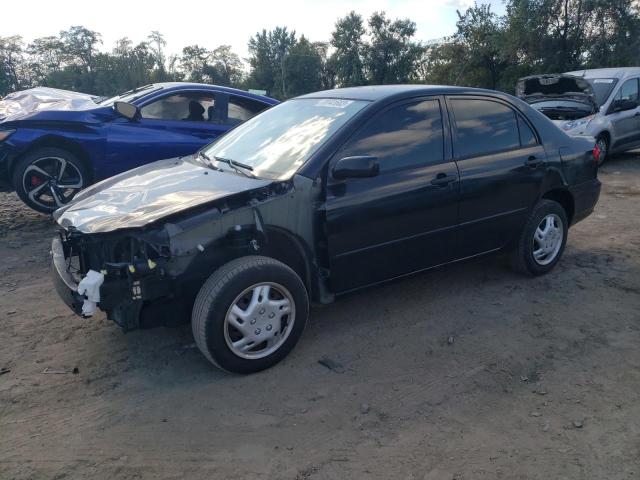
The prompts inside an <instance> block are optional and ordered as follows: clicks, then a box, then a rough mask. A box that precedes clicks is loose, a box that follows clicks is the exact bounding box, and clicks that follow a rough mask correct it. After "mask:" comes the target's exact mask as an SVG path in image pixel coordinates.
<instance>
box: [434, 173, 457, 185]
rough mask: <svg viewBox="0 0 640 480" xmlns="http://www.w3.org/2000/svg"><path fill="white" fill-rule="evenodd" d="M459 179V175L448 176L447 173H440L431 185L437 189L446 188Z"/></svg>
mask: <svg viewBox="0 0 640 480" xmlns="http://www.w3.org/2000/svg"><path fill="white" fill-rule="evenodd" d="M457 179H458V176H457V175H447V174H446V173H439V174H438V175H436V178H434V179H433V180H431V185H435V186H436V187H446V186H447V185H449V184H450V183H453V182H455V181H456V180H457Z"/></svg>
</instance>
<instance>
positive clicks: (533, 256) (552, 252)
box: [511, 200, 569, 276]
mask: <svg viewBox="0 0 640 480" xmlns="http://www.w3.org/2000/svg"><path fill="white" fill-rule="evenodd" d="M548 218H551V219H552V222H553V223H554V224H555V226H557V225H559V226H560V227H561V231H560V232H557V231H555V232H552V230H553V228H551V227H550V228H549V230H548V232H549V235H548V236H545V237H544V238H543V239H542V240H540V239H539V238H540V236H541V235H540V233H541V232H542V230H541V232H540V233H537V231H538V229H539V227H541V226H542V222H543V221H544V222H545V227H546V226H547V225H548V223H547V222H548V220H547V219H548ZM568 230H569V222H568V219H567V214H566V212H565V210H564V208H563V207H562V205H560V204H559V203H558V202H554V201H553V200H540V201H539V202H538V203H537V204H536V206H535V207H534V208H533V211H532V212H531V215H530V216H529V219H528V220H527V223H526V224H525V226H524V228H523V230H522V233H521V234H520V238H519V239H518V243H517V245H516V248H515V249H514V250H513V252H512V253H511V260H512V265H513V267H514V269H515V270H516V271H518V272H521V273H524V274H528V275H534V276H535V275H543V274H545V273H548V272H550V271H551V270H552V269H553V267H555V266H556V264H557V263H558V261H559V260H560V257H561V256H562V253H563V252H564V248H565V246H566V244H567V232H568ZM536 252H537V253H536Z"/></svg>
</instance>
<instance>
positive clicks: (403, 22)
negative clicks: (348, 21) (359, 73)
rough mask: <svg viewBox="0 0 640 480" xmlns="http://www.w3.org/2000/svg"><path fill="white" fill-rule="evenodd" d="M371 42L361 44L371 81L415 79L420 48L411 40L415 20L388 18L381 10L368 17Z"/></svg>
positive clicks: (382, 82) (404, 81)
mask: <svg viewBox="0 0 640 480" xmlns="http://www.w3.org/2000/svg"><path fill="white" fill-rule="evenodd" d="M369 29H370V31H369V35H370V37H371V43H370V44H369V45H367V46H366V47H365V68H366V71H367V74H368V77H369V80H370V81H371V83H374V84H385V83H408V82H411V81H414V80H416V78H417V76H416V69H417V66H418V63H419V60H420V58H421V56H422V51H423V48H422V47H421V46H420V45H419V44H418V43H416V42H414V41H413V40H412V38H413V36H414V35H415V33H416V24H415V23H414V22H412V21H411V20H409V19H397V20H394V21H391V20H390V19H388V18H387V17H386V15H385V13H384V12H376V13H374V14H373V15H371V18H369Z"/></svg>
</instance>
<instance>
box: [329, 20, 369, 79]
mask: <svg viewBox="0 0 640 480" xmlns="http://www.w3.org/2000/svg"><path fill="white" fill-rule="evenodd" d="M364 34H365V27H364V22H363V20H362V16H360V15H358V14H357V13H356V12H353V11H352V12H351V13H349V14H348V15H347V16H345V17H343V18H341V19H339V20H338V21H337V22H336V25H335V30H334V31H333V33H332V34H331V46H332V47H333V48H334V49H335V51H334V53H333V55H332V56H331V61H330V62H331V66H332V69H333V70H334V71H335V81H336V83H337V84H338V85H339V86H341V87H350V86H354V85H363V84H364V83H365V75H364V65H363V58H364V54H365V46H366V45H365V42H364V40H363V37H364Z"/></svg>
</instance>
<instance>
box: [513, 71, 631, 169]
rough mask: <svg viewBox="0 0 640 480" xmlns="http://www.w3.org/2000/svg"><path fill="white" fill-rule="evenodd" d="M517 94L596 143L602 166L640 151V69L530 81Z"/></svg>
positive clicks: (523, 81)
mask: <svg viewBox="0 0 640 480" xmlns="http://www.w3.org/2000/svg"><path fill="white" fill-rule="evenodd" d="M516 95H517V96H518V97H520V98H521V99H523V100H524V101H526V102H527V103H529V104H530V105H531V106H532V107H534V108H535V109H537V110H538V111H540V112H542V113H544V114H545V115H546V116H547V117H549V118H550V119H551V120H553V122H554V123H555V124H556V125H558V126H559V127H560V128H561V129H562V130H564V131H565V132H566V133H567V134H569V135H572V136H590V137H593V138H595V139H596V144H597V146H598V149H599V150H600V156H599V163H600V164H602V163H603V162H604V161H605V160H606V158H607V156H608V155H609V154H610V153H616V152H624V151H627V150H633V149H634V148H638V147H640V67H628V68H599V69H594V70H579V71H575V72H567V73H563V74H553V75H534V76H530V77H525V78H521V79H520V80H518V84H517V86H516Z"/></svg>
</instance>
